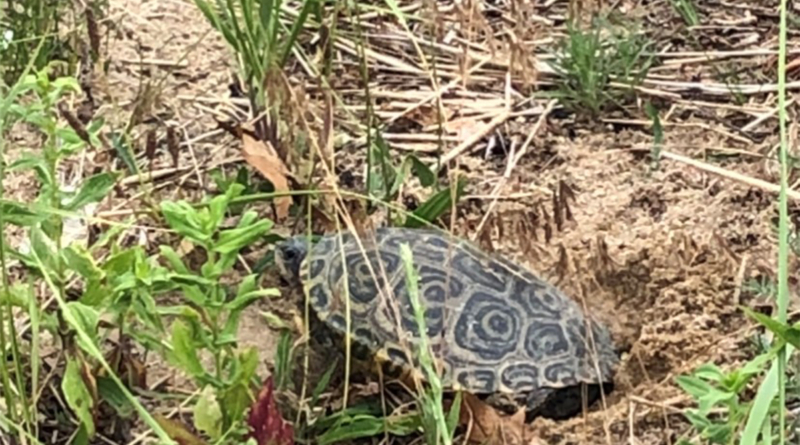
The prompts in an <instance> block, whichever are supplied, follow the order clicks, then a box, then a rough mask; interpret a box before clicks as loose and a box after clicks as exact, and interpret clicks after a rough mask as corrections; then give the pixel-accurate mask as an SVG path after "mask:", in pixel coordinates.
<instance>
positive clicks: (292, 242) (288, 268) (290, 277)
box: [275, 235, 308, 283]
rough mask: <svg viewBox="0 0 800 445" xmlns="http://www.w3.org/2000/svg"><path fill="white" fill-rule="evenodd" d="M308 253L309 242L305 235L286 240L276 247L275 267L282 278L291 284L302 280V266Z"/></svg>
mask: <svg viewBox="0 0 800 445" xmlns="http://www.w3.org/2000/svg"><path fill="white" fill-rule="evenodd" d="M307 253H308V240H307V238H306V237H305V236H303V235H298V236H294V237H291V238H289V239H286V240H285V241H282V242H280V243H278V244H277V245H276V246H275V265H276V266H278V272H279V273H280V275H281V278H283V279H284V280H286V281H288V282H289V283H296V282H298V281H299V280H300V265H301V264H302V263H303V259H305V257H306V254H307Z"/></svg>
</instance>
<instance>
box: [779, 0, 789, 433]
mask: <svg viewBox="0 0 800 445" xmlns="http://www.w3.org/2000/svg"><path fill="white" fill-rule="evenodd" d="M786 3H787V2H786V0H781V2H780V33H779V37H778V46H779V48H778V120H779V124H780V141H781V148H780V163H781V165H780V171H781V179H780V186H781V192H780V198H779V200H778V201H779V226H778V321H780V322H781V323H784V324H785V323H786V312H787V306H788V301H789V276H788V271H789V210H788V202H787V190H788V188H789V179H788V177H789V171H788V169H789V156H788V141H787V136H786V14H787V12H786ZM778 409H779V411H778V419H779V430H778V431H779V433H778V434H779V437H780V439H779V443H780V444H785V443H786V348H785V347H783V348H781V350H780V351H779V352H778Z"/></svg>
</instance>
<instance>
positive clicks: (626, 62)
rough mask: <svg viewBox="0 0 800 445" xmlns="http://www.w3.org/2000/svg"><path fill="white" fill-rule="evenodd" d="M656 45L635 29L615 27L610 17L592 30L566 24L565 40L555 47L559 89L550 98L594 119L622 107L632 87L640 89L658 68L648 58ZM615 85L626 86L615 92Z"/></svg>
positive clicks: (624, 24) (598, 20) (601, 19)
mask: <svg viewBox="0 0 800 445" xmlns="http://www.w3.org/2000/svg"><path fill="white" fill-rule="evenodd" d="M651 46H652V42H651V41H650V40H649V39H647V38H646V37H645V36H643V35H641V34H639V33H638V32H636V30H635V29H634V27H633V26H632V24H630V23H628V22H625V21H620V22H619V23H618V24H614V23H613V22H612V21H611V20H609V18H608V17H605V16H598V17H594V18H593V19H592V21H591V25H590V26H589V27H588V28H583V27H582V26H581V25H577V24H575V23H573V22H569V23H568V24H567V35H566V37H564V38H563V39H561V40H560V41H559V43H558V45H557V47H556V51H555V54H554V55H555V58H554V61H553V62H552V67H553V69H554V70H555V72H556V75H557V79H556V90H555V91H554V92H552V95H553V96H554V97H556V98H558V99H559V100H560V102H561V103H562V104H563V105H564V106H565V107H566V108H569V109H571V110H573V111H578V110H587V111H588V112H590V113H591V114H592V115H597V114H599V113H600V112H601V111H604V110H605V109H606V108H607V107H608V106H609V105H610V104H614V105H616V106H621V102H622V100H623V99H625V98H626V96H628V95H630V93H631V91H632V87H635V86H638V85H639V84H641V82H642V80H643V79H644V78H645V77H646V76H647V72H648V70H649V69H650V67H651V66H652V65H653V63H654V58H653V56H652V55H649V54H648V50H649V48H650V47H651ZM612 82H616V83H619V84H621V85H622V88H621V89H620V88H618V87H613V86H612Z"/></svg>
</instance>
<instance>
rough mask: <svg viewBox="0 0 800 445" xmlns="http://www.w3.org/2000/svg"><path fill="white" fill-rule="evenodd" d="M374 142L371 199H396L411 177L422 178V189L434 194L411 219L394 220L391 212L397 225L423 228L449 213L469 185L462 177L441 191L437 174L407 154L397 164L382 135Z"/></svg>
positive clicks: (420, 180)
mask: <svg viewBox="0 0 800 445" xmlns="http://www.w3.org/2000/svg"><path fill="white" fill-rule="evenodd" d="M373 141H374V144H373V147H372V148H371V151H372V163H371V164H370V165H371V167H369V168H370V170H369V171H370V172H371V174H368V175H367V193H368V196H369V197H374V198H376V199H377V200H378V201H379V202H392V201H394V200H396V199H397V197H398V195H399V193H400V190H401V188H402V187H403V185H404V184H405V183H406V180H407V179H408V178H409V176H410V175H413V176H415V177H416V178H417V179H419V182H420V185H422V186H423V187H425V188H428V189H432V193H431V195H430V196H429V197H428V198H427V199H426V200H425V201H424V202H423V203H422V204H420V206H419V207H417V209H415V210H414V212H412V214H411V216H405V217H403V216H400V217H399V218H397V219H396V220H395V219H394V218H393V217H392V213H391V209H390V213H389V219H390V220H393V222H394V223H395V224H397V225H402V226H405V227H412V228H414V227H421V226H423V225H424V224H425V223H426V222H433V221H435V220H436V219H437V218H439V217H440V216H442V215H443V214H444V213H445V212H446V211H448V210H450V209H451V208H452V206H453V205H454V203H455V202H457V201H458V199H459V198H460V197H461V196H462V195H463V192H464V187H465V186H466V181H465V180H464V179H463V178H459V179H458V180H457V182H456V184H455V185H454V187H452V188H450V187H444V188H441V187H440V186H439V183H438V180H437V177H436V173H434V172H433V171H432V170H431V169H430V168H429V167H428V166H427V165H426V164H425V163H424V162H422V161H420V160H419V158H417V157H416V156H414V155H407V156H405V157H404V158H402V160H401V161H400V162H397V161H396V160H395V157H393V156H392V153H391V150H390V148H389V144H388V143H387V142H386V141H385V140H384V139H383V137H382V136H381V134H380V132H378V133H377V135H376V137H375V138H374V139H373ZM437 189H438V190H437Z"/></svg>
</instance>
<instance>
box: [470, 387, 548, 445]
mask: <svg viewBox="0 0 800 445" xmlns="http://www.w3.org/2000/svg"><path fill="white" fill-rule="evenodd" d="M459 422H460V423H461V424H462V425H466V427H467V430H468V431H469V437H468V438H467V440H468V441H469V442H473V443H498V444H500V443H501V444H504V445H542V442H541V441H540V440H538V439H536V438H533V437H526V430H525V428H526V423H525V409H524V408H522V409H520V410H519V411H517V413H516V414H514V415H511V416H507V415H502V414H500V413H499V412H498V411H497V410H496V409H494V408H492V407H491V406H490V405H488V404H487V403H486V402H484V401H482V400H481V399H479V398H478V397H476V396H475V395H472V394H469V393H463V399H462V403H461V411H460V419H459Z"/></svg>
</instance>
